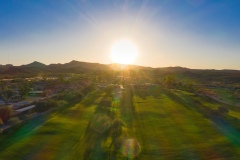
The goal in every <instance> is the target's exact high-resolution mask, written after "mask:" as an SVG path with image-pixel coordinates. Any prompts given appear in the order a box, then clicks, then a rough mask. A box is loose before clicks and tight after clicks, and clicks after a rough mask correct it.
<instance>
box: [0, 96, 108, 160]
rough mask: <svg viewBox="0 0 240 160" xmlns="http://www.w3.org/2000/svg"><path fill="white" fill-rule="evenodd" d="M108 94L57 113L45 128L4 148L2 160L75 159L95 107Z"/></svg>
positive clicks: (45, 124)
mask: <svg viewBox="0 0 240 160" xmlns="http://www.w3.org/2000/svg"><path fill="white" fill-rule="evenodd" d="M104 94H105V93H103V92H94V93H92V94H90V95H88V96H87V97H86V98H85V99H84V100H83V101H82V102H80V103H78V104H76V105H74V106H72V107H71V108H66V109H64V110H62V111H59V112H56V113H55V114H53V115H52V118H51V119H50V120H48V121H47V122H46V123H44V124H43V125H42V126H40V127H38V128H37V129H35V130H33V131H30V133H28V134H26V135H23V136H25V137H23V138H21V139H19V140H16V142H15V143H13V144H11V145H9V146H8V147H6V148H4V149H3V150H2V151H1V152H0V157H1V159H8V160H11V159H14V160H15V159H35V160H37V159H45V160H47V159H73V158H71V157H69V156H73V152H75V149H76V148H77V147H78V146H79V145H80V143H81V140H82V138H83V135H84V132H85V129H86V127H87V125H88V122H89V120H90V119H91V117H92V115H93V113H94V111H95V106H96V105H97V104H98V103H99V102H100V99H101V98H102V97H103V96H104ZM91 99H92V103H90V101H91ZM86 101H87V105H86ZM20 131H21V129H20V130H19V131H18V132H20ZM12 138H13V139H15V138H14V137H12ZM82 150H84V148H82ZM78 152H81V153H82V152H83V151H78ZM81 153H80V154H81ZM78 158H79V157H78Z"/></svg>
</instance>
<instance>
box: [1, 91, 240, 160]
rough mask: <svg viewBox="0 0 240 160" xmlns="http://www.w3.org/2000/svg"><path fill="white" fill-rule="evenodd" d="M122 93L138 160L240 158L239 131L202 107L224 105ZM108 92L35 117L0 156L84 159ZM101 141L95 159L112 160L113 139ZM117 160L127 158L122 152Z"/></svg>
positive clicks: (122, 113) (175, 94)
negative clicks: (94, 120) (89, 135)
mask: <svg viewBox="0 0 240 160" xmlns="http://www.w3.org/2000/svg"><path fill="white" fill-rule="evenodd" d="M121 94H122V95H121V98H120V102H119V106H118V107H119V108H118V109H117V110H116V112H117V116H118V118H120V119H121V120H122V121H124V122H125V124H126V126H125V128H126V132H127V136H128V138H134V139H137V140H138V141H139V143H140V146H141V153H140V154H139V155H138V156H137V157H136V158H135V159H141V160H150V159H154V160H155V159H156V160H161V159H163V160H165V159H166V160H172V159H196V160H198V159H206V160H207V159H230V160H232V159H238V158H239V157H238V155H240V142H239V140H238V139H239V135H240V134H239V131H238V130H236V129H234V128H230V127H225V126H224V123H217V122H216V121H215V119H214V118H210V117H207V116H205V115H204V112H203V111H204V109H202V110H201V108H204V107H205V108H206V107H209V108H212V109H216V106H218V105H221V104H220V103H217V102H214V101H211V100H209V99H206V98H204V97H201V96H197V95H194V94H190V93H187V92H181V91H170V90H169V91H166V90H163V89H160V88H157V87H155V88H151V87H149V88H144V89H141V88H133V87H126V88H125V89H124V90H123V91H122V92H121ZM106 95H107V93H106V92H105V91H95V92H93V93H91V94H89V95H88V96H87V97H85V99H83V100H82V101H81V102H79V103H78V104H75V105H73V106H70V107H69V108H65V109H61V110H59V111H56V112H54V113H52V114H47V115H42V116H39V117H38V118H35V119H33V120H31V121H30V122H28V123H27V124H26V125H25V126H23V127H22V128H21V129H19V130H18V131H17V132H16V133H14V134H13V136H11V137H10V138H7V139H5V140H1V142H0V149H1V151H0V159H8V160H18V159H19V160H20V159H21V160H22V159H29V160H31V159H34V160H42V159H45V160H52V159H54V160H59V159H65V160H69V159H70V160H71V159H73V160H74V159H83V155H84V153H86V152H85V151H87V148H86V147H87V146H88V145H86V142H84V141H85V140H84V135H85V133H87V132H86V130H87V128H88V126H89V122H90V121H91V119H92V118H93V116H94V115H96V107H97V106H98V105H99V103H100V101H101V99H102V98H103V97H106ZM108 96H109V95H108ZM197 102H198V103H197ZM229 114H231V115H233V116H235V117H236V118H239V117H238V115H239V111H238V110H234V109H231V110H230V113H229ZM97 140H98V139H96V141H97ZM99 141H100V140H99ZM88 143H92V141H91V140H90V141H89V142H88ZM94 143H96V144H98V142H94ZM99 144H100V145H101V146H102V150H98V151H94V153H92V154H93V156H92V159H107V157H108V147H106V146H109V144H110V141H108V139H107V140H106V142H104V143H102V144H101V143H100V142H99ZM88 147H89V146H88ZM110 153H111V152H110ZM117 159H126V157H124V156H123V155H122V153H121V152H120V151H119V152H118V153H117Z"/></svg>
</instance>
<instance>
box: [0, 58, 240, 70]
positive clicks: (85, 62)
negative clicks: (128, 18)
mask: <svg viewBox="0 0 240 160" xmlns="http://www.w3.org/2000/svg"><path fill="white" fill-rule="evenodd" d="M72 61H76V62H83V63H97V64H103V65H112V64H116V65H123V66H138V67H146V68H155V69H157V68H171V67H172V68H177V67H180V68H186V69H196V70H235V71H240V70H239V69H229V68H222V69H216V68H190V67H184V66H177V65H176V66H158V67H154V66H144V65H138V64H121V63H100V62H90V61H79V60H71V61H69V62H59V63H44V62H40V61H37V60H35V61H32V62H30V63H27V64H21V65H14V64H0V66H5V65H13V66H15V67H20V66H23V65H28V64H31V63H33V62H38V63H42V64H44V65H51V64H66V63H70V62H72Z"/></svg>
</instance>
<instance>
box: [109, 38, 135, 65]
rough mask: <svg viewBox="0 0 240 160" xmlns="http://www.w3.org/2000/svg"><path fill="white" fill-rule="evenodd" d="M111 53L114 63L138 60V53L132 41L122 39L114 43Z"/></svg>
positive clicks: (127, 62) (128, 62) (130, 62)
mask: <svg viewBox="0 0 240 160" xmlns="http://www.w3.org/2000/svg"><path fill="white" fill-rule="evenodd" d="M110 54H111V58H112V60H113V62H114V63H120V64H132V63H133V62H134V61H135V60H136V58H137V54H138V53H137V49H136V47H135V45H134V44H133V43H132V42H130V41H128V40H122V41H118V42H116V43H115V44H113V46H112V48H111V53H110Z"/></svg>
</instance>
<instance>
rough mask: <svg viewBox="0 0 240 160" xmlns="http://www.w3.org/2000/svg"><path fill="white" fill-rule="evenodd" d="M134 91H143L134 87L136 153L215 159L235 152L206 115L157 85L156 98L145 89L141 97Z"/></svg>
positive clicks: (150, 156)
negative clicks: (138, 145) (138, 144)
mask: <svg viewBox="0 0 240 160" xmlns="http://www.w3.org/2000/svg"><path fill="white" fill-rule="evenodd" d="M136 92H145V91H144V90H135V96H134V105H135V112H136V115H138V116H136V117H135V119H136V121H135V123H136V128H137V130H138V133H139V135H138V138H139V139H140V140H141V143H142V146H143V151H142V155H140V156H143V157H145V159H149V158H151V159H152V158H154V159H161V158H162V159H179V158H180V159H214V158H215V159H217V158H224V157H225V158H226V157H234V156H236V155H237V154H238V153H237V150H235V148H234V147H233V146H232V145H231V144H230V143H229V141H228V140H227V138H226V137H224V136H223V135H222V134H221V133H219V131H218V130H217V129H216V127H215V126H214V125H213V124H212V123H211V122H210V121H209V120H208V119H206V118H204V117H203V116H202V115H200V114H199V113H197V112H193V111H192V110H189V109H188V108H187V107H186V106H184V105H183V104H181V103H178V102H177V101H175V100H174V99H172V98H171V97H169V96H168V95H166V94H165V93H164V92H162V91H161V90H160V89H159V91H158V92H161V93H162V94H161V95H160V96H159V97H158V98H157V97H155V96H151V91H149V90H148V96H146V97H144V98H140V97H139V96H137V95H139V94H136ZM154 92H156V90H155V91H154ZM153 94H154V93H153ZM149 145H150V146H149ZM155 152H156V153H155ZM154 154H155V155H154Z"/></svg>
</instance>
